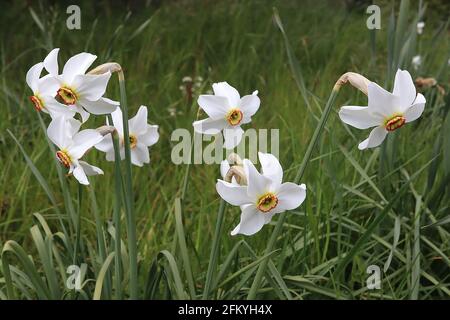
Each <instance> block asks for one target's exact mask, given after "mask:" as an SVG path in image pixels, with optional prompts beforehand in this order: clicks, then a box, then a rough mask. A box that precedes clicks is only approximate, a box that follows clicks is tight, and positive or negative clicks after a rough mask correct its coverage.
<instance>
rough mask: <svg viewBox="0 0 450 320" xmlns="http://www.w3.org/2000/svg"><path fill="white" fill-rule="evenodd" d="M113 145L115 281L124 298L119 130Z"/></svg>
mask: <svg viewBox="0 0 450 320" xmlns="http://www.w3.org/2000/svg"><path fill="white" fill-rule="evenodd" d="M108 120H109V123H110V124H113V120H112V116H111V115H108ZM112 138H113V145H114V185H115V192H116V196H115V197H114V213H113V221H114V231H115V241H114V251H115V255H114V264H115V283H116V298H117V299H118V300H121V299H122V298H123V293H122V277H123V276H122V260H121V257H122V253H121V251H122V248H121V224H120V206H121V199H122V196H123V192H122V186H123V182H122V173H121V170H120V141H119V136H118V134H117V131H114V133H112Z"/></svg>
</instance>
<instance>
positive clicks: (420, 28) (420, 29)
mask: <svg viewBox="0 0 450 320" xmlns="http://www.w3.org/2000/svg"><path fill="white" fill-rule="evenodd" d="M423 28H425V22H423V21H419V22H417V34H422V33H423Z"/></svg>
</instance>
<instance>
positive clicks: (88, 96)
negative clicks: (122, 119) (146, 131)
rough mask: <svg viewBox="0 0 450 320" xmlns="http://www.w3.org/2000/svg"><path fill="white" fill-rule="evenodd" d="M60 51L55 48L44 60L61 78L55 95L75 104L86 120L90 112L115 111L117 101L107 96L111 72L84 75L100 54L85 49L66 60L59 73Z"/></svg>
mask: <svg viewBox="0 0 450 320" xmlns="http://www.w3.org/2000/svg"><path fill="white" fill-rule="evenodd" d="M58 52H59V49H58V48H57V49H53V50H52V51H51V52H50V53H49V54H48V56H47V57H46V58H45V60H44V62H43V63H44V67H45V69H46V70H47V71H48V72H49V74H50V75H52V76H53V77H55V79H56V80H57V81H58V86H59V88H58V89H57V92H56V96H57V99H59V100H60V102H62V103H63V104H65V105H68V106H74V108H75V110H76V112H78V113H79V114H80V115H81V118H82V120H83V122H85V121H87V119H88V118H89V114H90V113H92V114H96V115H99V114H108V113H111V112H113V111H114V110H116V108H117V106H118V105H119V103H118V102H117V101H113V100H110V99H108V98H104V97H103V95H104V94H105V91H106V86H107V85H108V81H109V78H110V77H111V72H109V71H108V72H106V73H104V74H100V75H92V74H85V73H86V71H87V69H88V68H89V67H90V66H91V65H92V63H93V62H94V61H95V59H97V56H95V55H93V54H90V53H86V52H82V53H79V54H77V55H75V56H73V57H71V58H70V59H69V60H67V62H66V64H65V65H64V68H63V71H62V74H58V69H59V67H58Z"/></svg>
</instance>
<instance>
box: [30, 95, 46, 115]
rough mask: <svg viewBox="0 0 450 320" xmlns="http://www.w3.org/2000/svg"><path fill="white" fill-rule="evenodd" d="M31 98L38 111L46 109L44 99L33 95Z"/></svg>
mask: <svg viewBox="0 0 450 320" xmlns="http://www.w3.org/2000/svg"><path fill="white" fill-rule="evenodd" d="M30 100H31V102H32V103H33V105H34V108H35V109H36V110H37V111H41V110H42V109H44V104H43V103H42V100H41V99H39V97H38V96H31V97H30Z"/></svg>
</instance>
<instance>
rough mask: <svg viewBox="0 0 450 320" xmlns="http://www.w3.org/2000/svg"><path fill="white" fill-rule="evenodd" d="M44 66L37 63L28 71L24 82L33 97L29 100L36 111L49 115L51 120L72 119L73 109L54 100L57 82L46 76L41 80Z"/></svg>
mask: <svg viewBox="0 0 450 320" xmlns="http://www.w3.org/2000/svg"><path fill="white" fill-rule="evenodd" d="M43 68H44V64H43V63H42V62H39V63H37V64H35V65H34V66H32V67H31V68H30V70H28V72H27V75H26V81H27V84H28V86H29V87H30V89H31V90H32V91H33V95H32V96H30V100H31V102H32V103H33V106H34V108H35V109H36V110H37V111H43V112H45V113H48V114H50V116H51V117H52V118H54V117H58V116H66V117H73V116H74V115H75V109H74V108H73V107H71V106H66V105H64V104H61V103H59V102H58V101H56V99H55V95H56V91H57V90H58V82H57V81H56V80H55V78H54V77H52V76H50V75H46V76H44V77H42V78H41V73H42V69H43Z"/></svg>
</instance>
